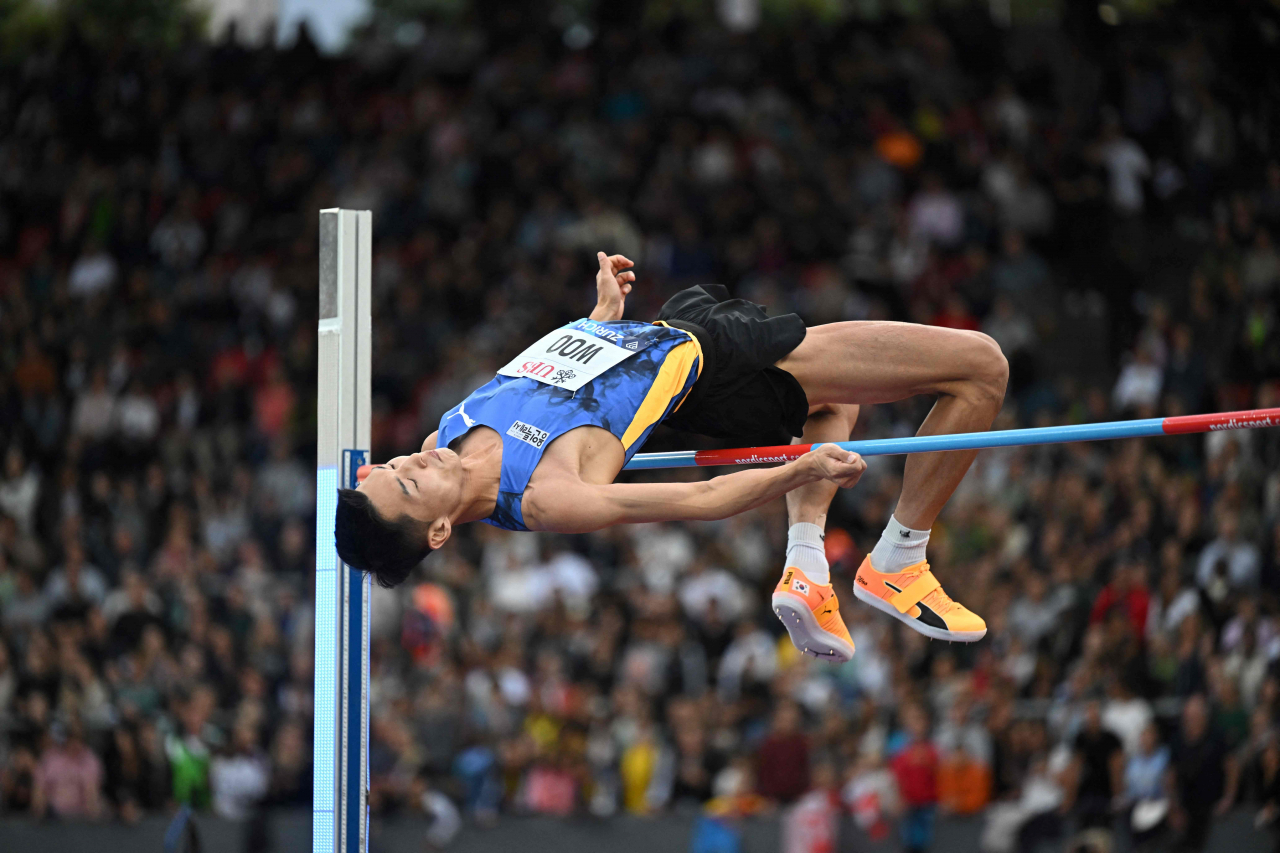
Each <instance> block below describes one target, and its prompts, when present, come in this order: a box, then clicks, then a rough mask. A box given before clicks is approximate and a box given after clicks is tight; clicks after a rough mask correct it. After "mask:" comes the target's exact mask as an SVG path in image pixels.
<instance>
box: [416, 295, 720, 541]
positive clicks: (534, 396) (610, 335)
mask: <svg viewBox="0 0 1280 853" xmlns="http://www.w3.org/2000/svg"><path fill="white" fill-rule="evenodd" d="M564 328H565V329H572V330H575V331H578V332H584V333H587V334H590V335H594V336H595V337H598V338H601V339H603V340H604V341H608V342H610V343H608V344H606V345H607V346H614V345H615V344H616V345H622V346H625V347H626V348H627V349H629V350H635V353H634V354H633V355H631V356H629V357H627V358H626V359H624V360H623V361H622V362H620V363H618V364H616V365H614V366H613V367H610V368H609V369H607V370H606V371H605V372H603V373H601V374H600V375H599V376H596V377H595V378H594V379H593V380H591V381H590V382H588V383H587V384H585V385H583V386H582V387H581V388H579V389H578V390H577V391H576V392H573V391H569V390H568V389H565V388H557V387H553V386H551V385H547V384H544V383H542V382H539V381H538V380H536V379H531V378H529V377H527V376H522V377H512V376H503V375H498V376H495V377H494V378H493V380H492V381H490V382H489V383H487V384H485V385H483V386H481V387H480V388H479V389H477V390H476V391H475V392H474V393H472V394H471V396H469V397H467V399H465V400H463V401H462V402H461V403H459V404H458V405H457V406H454V407H453V408H452V409H450V410H449V411H448V412H446V413H445V415H444V417H442V418H441V419H440V431H439V434H438V435H437V436H436V446H437V447H448V446H449V445H450V444H451V443H453V442H454V441H456V440H457V439H459V438H461V437H462V436H464V435H466V433H467V432H469V431H470V430H471V428H472V427H475V426H481V425H483V426H487V427H489V428H490V429H493V430H494V431H496V432H497V433H498V435H500V436H502V475H501V481H500V483H499V486H498V504H497V506H496V507H495V508H494V510H493V514H492V515H491V516H489V517H488V518H486V519H483V521H485V522H486V523H488V524H492V525H493V526H495V527H501V528H503V529H505V530H528V529H529V528H528V527H526V526H525V523H524V515H523V513H522V512H521V507H520V501H521V499H522V498H523V497H524V490H525V487H527V486H528V485H529V478H530V477H532V476H533V469H534V468H536V467H537V465H538V462H539V461H540V460H541V459H542V453H543V451H544V450H545V449H546V446H547V445H548V444H550V443H551V442H552V441H555V440H556V438H558V437H559V436H561V435H563V434H564V433H566V432H568V431H569V430H571V429H575V428H576V427H580V426H596V427H600V428H602V429H607V430H608V431H609V432H611V433H613V434H614V435H615V436H617V438H618V440H619V441H621V442H622V449H623V452H624V453H625V454H626V459H627V460H630V459H631V457H632V456H634V455H635V453H636V451H637V450H639V449H640V447H641V446H642V445H643V444H644V442H645V439H647V438H648V437H649V433H651V432H652V431H653V428H654V427H655V426H657V424H658V423H659V422H660V421H661V420H662V419H663V418H665V417H666V416H667V415H668V414H670V413H671V412H672V411H674V410H675V409H677V408H679V406H680V404H681V403H682V402H683V401H684V398H685V397H686V396H687V395H688V393H689V391H690V390H691V389H692V388H693V383H694V382H695V381H696V380H697V378H698V374H699V372H700V371H701V370H702V349H701V347H700V346H699V344H698V341H697V339H696V338H694V337H693V335H691V334H689V333H688V332H685V331H682V330H680V329H675V328H672V327H670V326H667V325H665V324H649V323H637V322H632V321H627V320H624V321H619V322H613V323H601V322H597V321H595V320H578V321H577V322H574V323H570V324H569V325H567V326H565V327H564Z"/></svg>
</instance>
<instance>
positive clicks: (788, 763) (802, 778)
mask: <svg viewBox="0 0 1280 853" xmlns="http://www.w3.org/2000/svg"><path fill="white" fill-rule="evenodd" d="M800 722H801V719H800V709H799V708H798V707H796V705H795V703H794V702H783V703H782V704H780V705H779V706H778V709H777V710H776V711H775V712H774V714H773V727H772V728H771V729H770V731H769V734H768V735H767V736H766V737H765V739H764V741H763V742H761V744H760V748H759V749H758V750H757V751H756V779H757V780H758V781H757V782H756V790H757V791H759V792H760V794H761V795H762V796H765V797H768V798H769V799H771V800H777V801H779V802H783V803H789V802H791V801H792V800H794V799H796V798H797V797H799V796H800V795H801V794H803V793H804V792H805V791H808V790H809V742H808V741H807V740H806V739H805V736H804V735H803V734H801V732H800Z"/></svg>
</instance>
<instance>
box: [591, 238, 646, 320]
mask: <svg viewBox="0 0 1280 853" xmlns="http://www.w3.org/2000/svg"><path fill="white" fill-rule="evenodd" d="M596 260H597V261H599V262H600V271H599V272H598V273H596V307H595V308H594V309H593V310H592V312H591V319H592V320H595V321H596V322H597V323H609V322H613V321H614V320H621V319H622V312H623V311H624V310H625V309H626V302H627V294H628V293H630V292H631V282H633V281H635V280H636V274H635V273H633V272H623V270H625V269H629V268H630V267H634V266H635V264H634V263H633V262H632V261H630V260H628V259H627V258H624V257H623V256H622V255H606V254H605V253H604V252H597V253H596Z"/></svg>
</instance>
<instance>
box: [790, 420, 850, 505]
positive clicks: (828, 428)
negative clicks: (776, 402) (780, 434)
mask: <svg viewBox="0 0 1280 853" xmlns="http://www.w3.org/2000/svg"><path fill="white" fill-rule="evenodd" d="M857 420H858V407H857V406H852V405H845V404H841V403H824V404H820V405H817V406H812V407H811V408H810V409H809V419H808V420H807V421H805V424H804V435H803V436H801V437H800V438H797V439H792V441H791V443H792V444H822V443H824V442H828V441H848V440H849V436H850V435H851V434H852V433H853V425H854V424H855V423H857ZM836 489H837V486H836V485H835V483H829V482H827V481H825V480H823V481H822V482H818V483H809V484H808V485H807V486H801V487H800V488H798V489H796V490H795V491H791V492H788V493H787V524H788V525H791V524H799V523H801V522H808V523H809V524H816V525H817V526H818V527H826V524H827V509H828V508H829V507H830V506H831V501H832V499H833V498H835V496H836Z"/></svg>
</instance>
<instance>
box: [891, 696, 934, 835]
mask: <svg viewBox="0 0 1280 853" xmlns="http://www.w3.org/2000/svg"><path fill="white" fill-rule="evenodd" d="M928 734H929V717H928V715H927V714H926V712H925V710H924V708H922V707H920V706H919V705H907V706H906V707H905V708H903V709H902V732H901V734H900V738H901V743H900V744H899V746H898V748H897V750H896V751H895V753H894V755H893V757H892V758H891V759H890V761H889V763H890V766H891V767H892V768H893V775H894V777H895V778H896V779H897V782H898V791H899V792H900V795H901V797H902V806H903V813H902V822H901V826H900V832H901V835H902V846H903V849H904V850H907V851H910V853H917V851H924V850H928V849H929V847H930V846H931V845H932V844H933V824H934V820H935V819H936V817H937V810H938V752H937V749H935V748H934V746H933V744H932V743H930V742H929V738H928Z"/></svg>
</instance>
